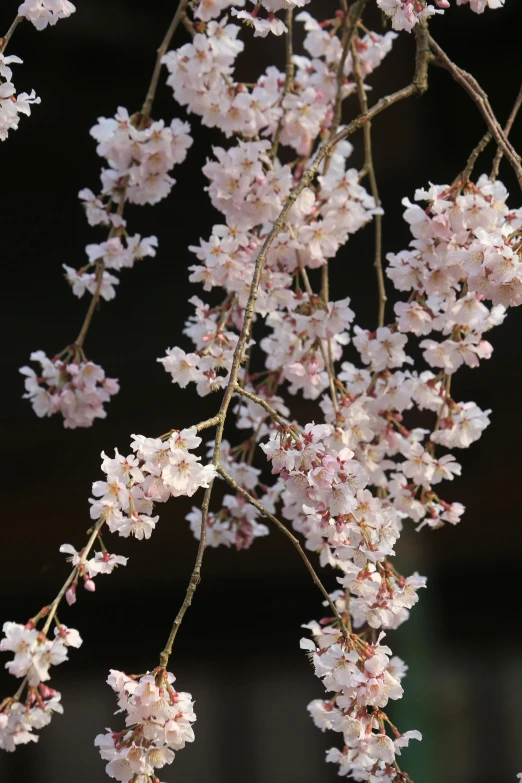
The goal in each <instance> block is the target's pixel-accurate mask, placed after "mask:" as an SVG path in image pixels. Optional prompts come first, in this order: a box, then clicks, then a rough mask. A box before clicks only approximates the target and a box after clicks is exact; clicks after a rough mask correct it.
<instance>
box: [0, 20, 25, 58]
mask: <svg viewBox="0 0 522 783" xmlns="http://www.w3.org/2000/svg"><path fill="white" fill-rule="evenodd" d="M24 18H25V17H23V16H17V17H16V19H15V20H14V22H13V24H12V25H11V27H10V28H9V30H8V31H7V33H6V34H5V35H4V37H3V38H0V54H3V53H4V52H5V50H6V48H7V44H8V43H9V41H10V40H11V38H12V36H13V33H14V31H15V30H16V28H17V27H18V25H19V24H20V22H23V20H24Z"/></svg>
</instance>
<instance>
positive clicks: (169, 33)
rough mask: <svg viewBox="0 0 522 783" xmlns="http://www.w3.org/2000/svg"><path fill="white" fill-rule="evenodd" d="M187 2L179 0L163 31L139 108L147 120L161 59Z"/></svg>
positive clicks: (156, 85)
mask: <svg viewBox="0 0 522 783" xmlns="http://www.w3.org/2000/svg"><path fill="white" fill-rule="evenodd" d="M188 2H189V0H179V3H178V7H177V9H176V13H175V14H174V16H173V18H172V22H171V23H170V25H169V29H168V30H167V32H166V33H165V37H164V39H163V41H162V42H161V46H160V47H159V49H158V55H157V57H156V63H155V65H154V70H153V72H152V78H151V80H150V85H149V89H148V90H147V96H146V98H145V101H144V103H143V106H142V109H141V116H142V118H145V119H147V120H148V118H149V117H150V112H151V110H152V104H153V103H154V98H155V96H156V90H157V89H158V81H159V76H160V72H161V60H162V59H163V55H164V54H166V52H167V49H168V48H169V45H170V42H171V40H172V37H173V35H174V33H175V32H176V30H177V29H178V25H179V23H180V22H181V21H182V19H183V17H184V16H185V12H186V10H187V6H188Z"/></svg>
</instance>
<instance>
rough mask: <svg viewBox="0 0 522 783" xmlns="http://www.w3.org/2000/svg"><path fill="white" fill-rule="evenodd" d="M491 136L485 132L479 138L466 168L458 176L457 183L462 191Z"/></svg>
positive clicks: (488, 132)
mask: <svg viewBox="0 0 522 783" xmlns="http://www.w3.org/2000/svg"><path fill="white" fill-rule="evenodd" d="M491 139H492V136H491V132H490V131H486V133H485V134H484V136H483V137H482V138H481V140H480V141H479V143H478V144H477V146H476V147H475V149H474V150H473V152H472V153H471V155H470V156H469V158H468V162H467V163H466V168H465V169H464V171H463V172H462V173H461V174H460V175H459V176H458V178H457V182H458V183H459V187H460V188H461V189H462V188H463V187H464V185H466V184H467V183H468V182H469V180H470V178H471V175H472V174H473V169H474V168H475V163H476V162H477V160H478V158H479V155H481V154H482V153H483V152H484V150H485V149H486V147H487V146H488V144H489V142H490V141H491Z"/></svg>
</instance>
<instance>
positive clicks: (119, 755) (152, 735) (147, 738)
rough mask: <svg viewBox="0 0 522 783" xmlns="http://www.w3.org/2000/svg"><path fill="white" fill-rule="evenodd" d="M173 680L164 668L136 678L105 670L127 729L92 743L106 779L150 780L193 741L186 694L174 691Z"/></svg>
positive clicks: (189, 699) (191, 713)
mask: <svg viewBox="0 0 522 783" xmlns="http://www.w3.org/2000/svg"><path fill="white" fill-rule="evenodd" d="M175 679H176V678H175V677H174V675H173V674H171V673H170V672H166V671H165V670H158V671H156V672H155V673H153V674H145V675H143V676H142V677H127V675H125V674H124V673H123V672H119V671H115V670H111V673H110V676H109V678H108V680H107V682H108V683H109V685H110V686H111V688H112V689H113V691H114V692H115V693H116V694H117V695H118V707H119V711H120V712H124V713H126V715H125V723H126V726H127V727H128V728H127V729H124V730H123V731H120V732H113V731H112V730H111V729H108V730H107V731H108V733H107V734H99V735H98V736H97V737H96V739H95V741H94V744H95V745H96V746H97V747H98V749H99V751H100V755H101V757H102V759H104V761H107V762H108V763H107V765H106V768H105V769H106V772H107V774H108V775H109V777H111V778H114V779H116V780H119V781H130V780H137V779H138V777H139V778H140V780H141V779H143V780H150V779H151V776H154V775H155V769H161V768H162V767H164V766H165V765H167V764H172V762H173V761H174V756H175V751H178V750H182V749H183V748H184V747H185V744H186V743H187V742H193V741H194V730H193V728H192V723H193V722H194V721H195V720H196V716H195V714H194V703H193V701H192V696H191V695H190V693H183V692H178V691H176V690H175V689H174V687H173V683H174V681H175ZM154 779H156V778H154Z"/></svg>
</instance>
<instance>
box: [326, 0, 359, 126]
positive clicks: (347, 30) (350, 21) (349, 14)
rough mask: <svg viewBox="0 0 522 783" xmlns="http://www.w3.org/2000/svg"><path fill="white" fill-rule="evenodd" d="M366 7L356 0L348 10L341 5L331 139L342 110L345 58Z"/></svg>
mask: <svg viewBox="0 0 522 783" xmlns="http://www.w3.org/2000/svg"><path fill="white" fill-rule="evenodd" d="M365 6H366V0H357V1H356V2H355V3H354V4H353V5H352V7H351V8H350V10H349V11H348V9H347V8H346V4H344V5H343V33H342V36H341V42H342V45H343V49H342V53H341V59H340V60H339V64H338V66H337V92H336V95H335V104H334V111H333V117H332V125H331V129H330V136H331V137H333V136H335V134H336V133H337V131H338V129H339V125H340V124H341V117H342V110H343V86H344V66H345V64H346V58H347V57H348V52H349V51H350V47H351V44H352V39H353V34H354V32H355V29H356V27H357V25H358V23H359V19H360V18H361V16H362V15H363V13H364V8H365Z"/></svg>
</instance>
